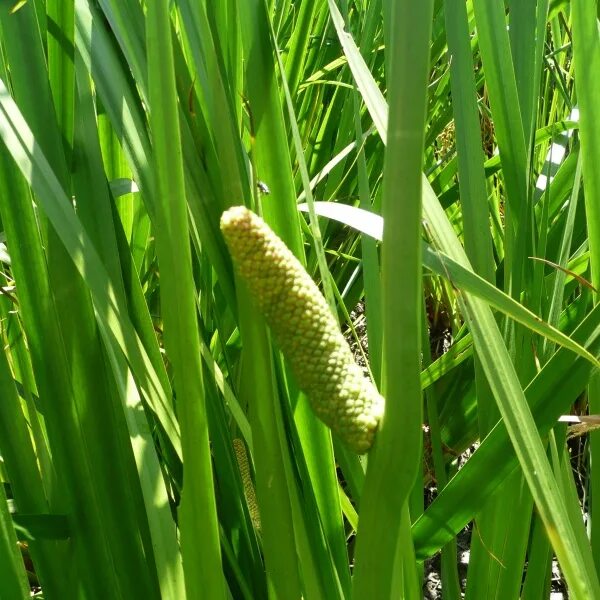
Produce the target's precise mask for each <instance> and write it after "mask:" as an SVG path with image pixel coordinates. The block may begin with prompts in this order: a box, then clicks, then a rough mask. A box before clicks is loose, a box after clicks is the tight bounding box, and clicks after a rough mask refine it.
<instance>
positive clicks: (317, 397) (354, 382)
mask: <svg viewBox="0 0 600 600" xmlns="http://www.w3.org/2000/svg"><path fill="white" fill-rule="evenodd" d="M221 230H222V231H223V235H224V236H225V240H226V242H227V245H228V247H229V251H230V252H231V256H232V259H233V262H234V265H235V267H236V269H237V272H238V274H239V275H240V276H241V277H242V278H243V279H244V281H245V282H246V285H247V287H248V290H249V292H250V295H251V296H252V298H253V300H254V302H255V304H256V306H257V307H258V308H259V309H260V311H261V312H262V313H263V314H264V316H265V319H266V321H267V323H268V324H269V326H270V328H271V331H272V332H273V335H274V337H275V340H276V342H277V345H278V346H279V348H280V349H281V351H282V352H283V354H284V356H285V357H286V359H287V360H288V362H289V364H290V366H291V368H292V371H293V373H294V375H295V377H296V380H297V383H298V385H299V386H300V388H301V389H302V390H303V391H304V392H305V393H306V395H307V396H308V399H309V400H310V403H311V406H312V408H313V410H314V411H315V413H316V414H317V416H318V417H319V418H320V419H321V420H322V421H323V422H324V423H325V424H326V425H328V426H329V427H330V428H331V429H332V430H333V431H334V432H335V433H336V434H337V435H338V436H339V437H340V438H341V439H342V440H344V442H345V443H346V444H347V445H348V446H349V447H350V448H351V449H353V450H354V451H355V452H359V453H363V452H366V451H367V450H368V449H369V448H370V447H371V445H372V443H373V439H374V436H375V432H376V431H377V426H378V424H379V421H380V419H381V417H382V415H383V408H384V400H383V398H382V397H381V396H380V394H379V393H378V392H377V390H376V389H375V386H374V385H373V384H372V383H371V382H370V381H369V380H368V379H367V378H365V377H364V375H363V373H362V370H361V368H360V367H359V366H358V365H357V364H356V362H355V361H354V358H353V356H352V352H351V351H350V348H349V346H348V344H347V342H346V340H345V339H344V336H343V335H342V333H341V332H340V329H339V327H338V324H337V321H336V320H335V318H334V316H333V315H332V313H331V310H330V309H329V306H328V304H327V302H326V300H325V298H324V297H323V296H322V294H321V292H320V291H319V289H318V288H317V286H316V285H315V283H314V282H313V280H312V279H311V278H310V276H309V275H308V273H307V272H306V271H305V269H304V267H303V266H302V265H301V264H300V262H299V261H298V260H297V259H296V257H295V256H294V255H293V254H292V252H291V251H290V250H289V249H288V248H287V247H286V245H285V244H284V243H283V241H282V240H281V239H279V238H278V237H277V235H276V234H275V233H274V232H273V231H272V230H271V229H270V228H269V226H268V225H267V224H266V223H265V222H264V221H263V220H262V219H261V218H260V217H258V216H257V215H255V214H254V213H253V212H252V211H250V210H248V209H247V208H245V207H244V206H235V207H233V208H230V209H229V210H227V211H226V212H225V213H223V216H222V217H221Z"/></svg>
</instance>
